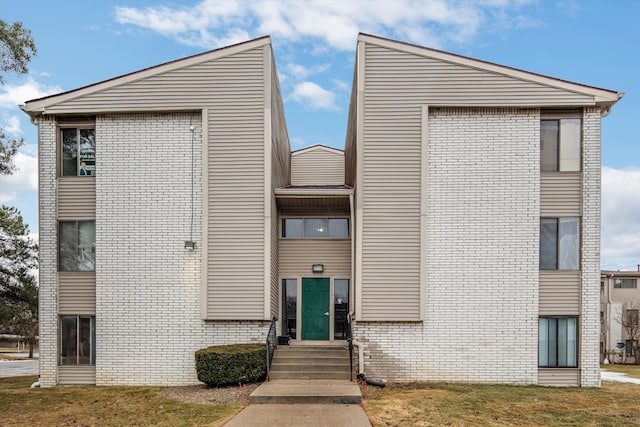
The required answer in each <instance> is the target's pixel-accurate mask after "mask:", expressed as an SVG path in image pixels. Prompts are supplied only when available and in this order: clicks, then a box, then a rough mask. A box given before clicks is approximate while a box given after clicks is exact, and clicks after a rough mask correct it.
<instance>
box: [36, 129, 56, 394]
mask: <svg viewBox="0 0 640 427" xmlns="http://www.w3.org/2000/svg"><path fill="white" fill-rule="evenodd" d="M38 163H39V166H38V167H39V173H40V179H39V230H38V232H39V247H40V254H39V257H40V273H39V279H38V281H39V286H40V291H39V294H40V299H39V322H40V332H39V333H40V350H39V351H40V355H39V359H40V384H41V386H42V387H52V386H54V385H56V382H57V378H58V286H57V281H58V278H57V271H58V268H57V259H58V251H57V243H56V236H57V220H56V123H55V121H54V120H53V118H51V117H47V116H44V117H42V118H40V119H38Z"/></svg>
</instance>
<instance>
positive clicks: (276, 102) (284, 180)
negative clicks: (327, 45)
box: [270, 53, 291, 317]
mask: <svg viewBox="0 0 640 427" xmlns="http://www.w3.org/2000/svg"><path fill="white" fill-rule="evenodd" d="M270 54H271V53H270ZM270 79H271V187H272V189H273V188H278V187H285V186H287V185H289V182H290V167H291V148H290V146H289V135H288V133H287V124H286V120H285V114H284V106H283V104H282V98H281V95H280V83H279V81H278V73H277V71H276V65H275V61H274V60H273V57H272V59H271V75H270ZM278 243H279V242H278V208H277V203H276V198H275V194H274V193H273V191H272V194H271V300H270V302H271V317H278V312H279V306H280V283H279V280H278V276H279V270H278Z"/></svg>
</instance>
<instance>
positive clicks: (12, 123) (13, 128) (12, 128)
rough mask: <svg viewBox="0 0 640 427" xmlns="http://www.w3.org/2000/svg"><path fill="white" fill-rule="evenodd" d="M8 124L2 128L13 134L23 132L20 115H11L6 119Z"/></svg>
mask: <svg viewBox="0 0 640 427" xmlns="http://www.w3.org/2000/svg"><path fill="white" fill-rule="evenodd" d="M6 122H7V124H6V125H4V126H3V127H2V128H3V129H4V130H5V131H6V132H7V133H10V134H12V135H20V134H21V133H22V129H21V128H20V119H19V118H18V116H10V117H8V118H7V120H6Z"/></svg>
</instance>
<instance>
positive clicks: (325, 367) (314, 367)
mask: <svg viewBox="0 0 640 427" xmlns="http://www.w3.org/2000/svg"><path fill="white" fill-rule="evenodd" d="M270 371H271V372H281V371H290V372H311V371H316V372H349V364H348V363H347V364H345V363H335V364H329V363H322V364H316V363H314V364H310V363H275V362H274V363H272V364H271V369H270Z"/></svg>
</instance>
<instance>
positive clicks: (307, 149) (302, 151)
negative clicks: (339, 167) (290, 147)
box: [291, 144, 344, 156]
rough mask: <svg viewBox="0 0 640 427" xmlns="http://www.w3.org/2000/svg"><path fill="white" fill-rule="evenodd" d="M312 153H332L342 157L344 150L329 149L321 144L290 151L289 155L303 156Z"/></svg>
mask: <svg viewBox="0 0 640 427" xmlns="http://www.w3.org/2000/svg"><path fill="white" fill-rule="evenodd" d="M312 151H326V152H328V153H332V154H340V155H344V150H340V149H339V148H333V147H329V146H327V145H323V144H315V145H312V146H310V147H305V148H300V149H298V150H295V151H292V152H291V155H292V156H298V155H300V154H305V153H309V152H312Z"/></svg>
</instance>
